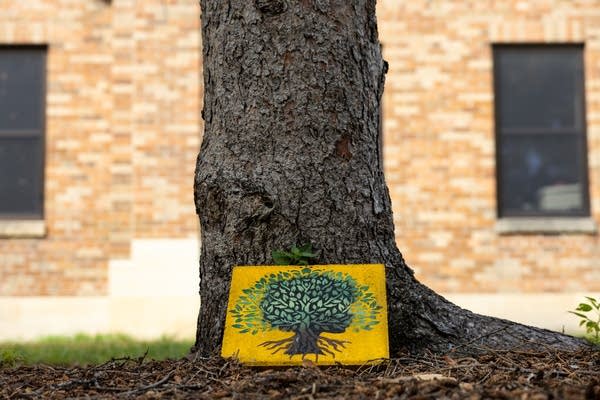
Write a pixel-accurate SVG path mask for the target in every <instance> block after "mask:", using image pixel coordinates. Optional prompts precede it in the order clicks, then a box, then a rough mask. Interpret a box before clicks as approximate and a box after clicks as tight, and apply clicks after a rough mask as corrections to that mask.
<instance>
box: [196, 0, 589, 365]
mask: <svg viewBox="0 0 600 400" xmlns="http://www.w3.org/2000/svg"><path fill="white" fill-rule="evenodd" d="M201 7H202V33H203V45H204V48H203V52H204V64H203V65H204V84H205V85H204V110H203V118H204V120H205V133H204V139H203V142H202V147H201V150H200V155H199V157H198V161H197V166H196V175H195V184H194V195H195V202H196V208H197V212H198V214H199V216H200V223H201V227H202V251H201V258H200V278H201V283H200V297H201V310H200V314H199V318H198V330H197V336H196V344H195V346H194V349H193V350H194V351H197V352H199V353H200V354H201V355H203V356H209V355H214V354H216V353H217V352H218V351H219V349H220V346H221V340H222V335H223V324H224V321H225V312H226V305H227V295H228V289H229V282H230V277H231V268H232V266H234V265H260V264H271V263H272V259H271V251H272V250H281V249H289V248H290V247H291V246H292V245H294V244H298V245H302V244H305V243H311V244H312V245H313V248H314V249H317V250H318V251H319V252H320V258H319V259H318V263H320V264H352V263H383V264H385V266H386V278H387V290H388V315H389V327H390V350H391V355H392V356H393V355H396V354H398V353H399V352H400V351H402V350H409V351H412V352H423V351H433V352H436V353H445V352H448V351H451V350H455V351H456V352H459V353H461V354H472V353H477V352H480V351H482V350H485V349H507V348H514V347H517V346H524V347H528V348H532V347H535V348H538V347H539V346H540V345H550V346H554V347H557V348H562V349H576V348H579V347H582V346H584V344H583V341H581V340H579V339H574V338H572V337H569V336H564V335H561V334H558V333H554V332H550V331H546V330H542V329H537V328H532V327H526V326H523V325H519V324H515V323H511V322H508V321H505V320H500V319H496V318H490V317H485V316H480V315H476V314H473V313H471V312H469V311H466V310H463V309H461V308H459V307H458V306H456V305H454V304H452V303H450V302H448V301H447V300H445V299H444V298H442V297H441V296H439V295H437V294H435V293H434V292H433V291H431V290H430V289H428V288H427V287H425V286H423V285H422V284H420V283H419V282H417V281H416V279H415V278H414V276H413V271H412V270H411V269H410V268H409V267H408V266H407V265H406V264H405V262H404V260H403V258H402V255H401V254H400V252H399V251H398V249H397V247H396V244H395V238H394V226H393V220H392V212H391V205H390V197H389V194H388V190H387V187H386V185H385V182H384V177H383V171H382V165H381V160H380V148H379V146H380V142H379V131H380V102H381V95H382V92H383V83H384V76H385V73H386V70H387V64H386V62H384V61H383V59H382V56H381V49H380V44H379V41H378V38H377V25H376V20H375V0H353V1H348V0H299V1H296V0H255V1H247V0H244V1H242V0H228V1H224V0H201Z"/></svg>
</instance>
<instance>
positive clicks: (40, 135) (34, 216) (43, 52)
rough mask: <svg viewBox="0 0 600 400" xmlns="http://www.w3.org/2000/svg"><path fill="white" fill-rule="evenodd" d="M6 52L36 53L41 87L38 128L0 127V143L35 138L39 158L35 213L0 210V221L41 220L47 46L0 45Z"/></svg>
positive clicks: (36, 168)
mask: <svg viewBox="0 0 600 400" xmlns="http://www.w3.org/2000/svg"><path fill="white" fill-rule="evenodd" d="M6 51H13V52H19V51H30V52H31V51H36V52H38V53H39V56H40V57H41V62H42V68H41V77H40V78H41V87H40V95H41V102H40V110H39V112H40V128H39V130H35V129H23V130H18V129H12V130H11V129H3V128H2V126H0V141H2V140H3V139H11V138H12V139H15V138H16V139H20V138H36V139H38V141H39V148H40V156H39V159H38V160H36V161H37V162H38V163H39V164H38V165H37V166H34V167H33V168H35V184H36V189H38V190H39V196H36V197H37V198H35V200H34V201H35V205H36V207H35V208H36V209H37V210H36V211H32V212H23V213H14V212H5V211H3V210H1V209H0V221H19V220H25V221H29V220H43V219H44V217H45V187H46V179H45V177H46V175H45V174H46V117H47V115H46V109H47V90H48V88H47V86H48V45H47V44H0V52H6Z"/></svg>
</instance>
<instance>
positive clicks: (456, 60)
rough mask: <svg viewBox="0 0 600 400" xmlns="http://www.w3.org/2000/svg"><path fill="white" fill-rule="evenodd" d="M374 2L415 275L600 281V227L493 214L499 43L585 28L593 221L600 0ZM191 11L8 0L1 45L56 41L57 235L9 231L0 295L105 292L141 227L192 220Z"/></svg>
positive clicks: (481, 282)
mask: <svg viewBox="0 0 600 400" xmlns="http://www.w3.org/2000/svg"><path fill="white" fill-rule="evenodd" d="M378 14H379V30H380V37H381V41H382V43H383V46H384V55H385V58H386V59H387V60H388V61H389V63H390V72H389V74H388V77H387V83H386V91H385V94H384V111H383V112H384V138H383V141H384V159H385V168H386V176H387V181H388V185H389V188H390V193H391V195H392V200H393V205H394V215H395V223H396V235H397V241H398V246H399V247H400V249H401V250H402V251H403V254H404V255H405V257H406V259H407V261H408V262H409V264H410V265H411V266H412V267H413V268H415V270H416V272H417V276H418V277H419V278H420V279H421V280H423V281H424V282H425V283H427V284H428V285H430V286H432V287H433V288H434V289H436V290H439V291H443V292H446V293H448V292H479V293H481V292H490V293H491V292H541V291H565V292H576V291H589V292H592V291H599V290H600V264H599V263H598V261H599V260H600V253H599V252H600V250H599V246H598V239H597V238H598V237H597V236H596V235H581V234H577V235H576V234H570V235H514V234H513V235H500V234H499V233H497V231H496V230H495V225H496V222H497V218H496V194H495V185H496V183H495V141H494V123H493V109H494V107H493V97H494V96H493V92H492V58H491V56H492V54H491V44H492V43H518V42H549V43H563V42H567V43H569V42H576V43H585V74H586V103H587V104H586V107H587V120H588V121H587V137H588V149H589V155H588V160H589V178H590V197H591V208H592V213H593V217H594V219H595V220H596V221H599V219H600V183H599V182H600V179H599V178H600V175H599V174H600V170H599V168H598V167H599V166H600V4H598V2H595V1H589V0H578V1H576V0H562V1H559V0H553V1H552V0H537V1H525V0H522V1H510V0H505V1H488V0H461V1H459V0H415V1H398V0H379V1H378ZM198 15H199V6H198V4H197V1H194V0H144V1H136V0H113V1H112V2H106V1H103V0H27V1H22V0H3V3H2V13H0V44H47V45H48V73H47V82H48V90H47V116H46V126H47V130H46V169H45V181H46V187H45V199H46V200H45V224H46V231H47V235H46V237H45V238H43V239H40V238H38V239H23V238H21V239H7V238H3V239H0V296H22V295H94V296H102V295H106V294H107V291H108V285H109V283H108V274H109V272H108V271H109V268H108V265H109V263H110V262H111V260H119V259H124V260H127V259H129V258H130V257H131V254H130V253H131V248H132V243H133V242H134V241H135V240H138V239H152V240H153V239H163V238H171V239H172V238H190V237H196V236H197V229H198V228H197V220H196V218H195V216H194V215H195V213H194V208H193V199H192V190H191V188H192V177H193V168H194V161H195V156H196V153H197V150H198V147H199V141H200V134H201V131H202V127H201V120H200V117H199V111H200V107H201V106H200V101H201V99H200V98H201V93H202V87H201V85H202V81H201V79H200V74H201V68H200V51H199V49H200V32H199V19H198ZM599 222H600V221H599ZM157 243H159V242H157ZM145 262H146V261H145ZM142 267H143V266H140V268H142ZM127 268H129V267H128V266H127V265H125V266H123V268H122V269H123V270H126V269H127ZM194 277H195V276H194Z"/></svg>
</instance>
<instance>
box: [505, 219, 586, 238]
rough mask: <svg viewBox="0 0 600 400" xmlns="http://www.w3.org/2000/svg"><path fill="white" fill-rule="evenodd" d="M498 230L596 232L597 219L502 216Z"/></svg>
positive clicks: (526, 232)
mask: <svg viewBox="0 0 600 400" xmlns="http://www.w3.org/2000/svg"><path fill="white" fill-rule="evenodd" d="M495 229H496V232H497V233H499V234H501V235H510V234H550V235H559V234H575V233H579V234H596V233H597V231H598V227H597V225H596V221H594V220H593V219H592V218H590V217H583V218H582V217H573V218H569V217H547V218H543V217H537V218H532V217H522V218H515V217H513V218H500V219H499V220H498V221H497V222H496V227H495Z"/></svg>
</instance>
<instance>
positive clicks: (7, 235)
mask: <svg viewBox="0 0 600 400" xmlns="http://www.w3.org/2000/svg"><path fill="white" fill-rule="evenodd" d="M45 236H46V223H45V222H44V220H38V219H34V220H26V219H22V220H21V219H19V220H0V238H2V239H21V238H23V239H24V238H43V237H45Z"/></svg>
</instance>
